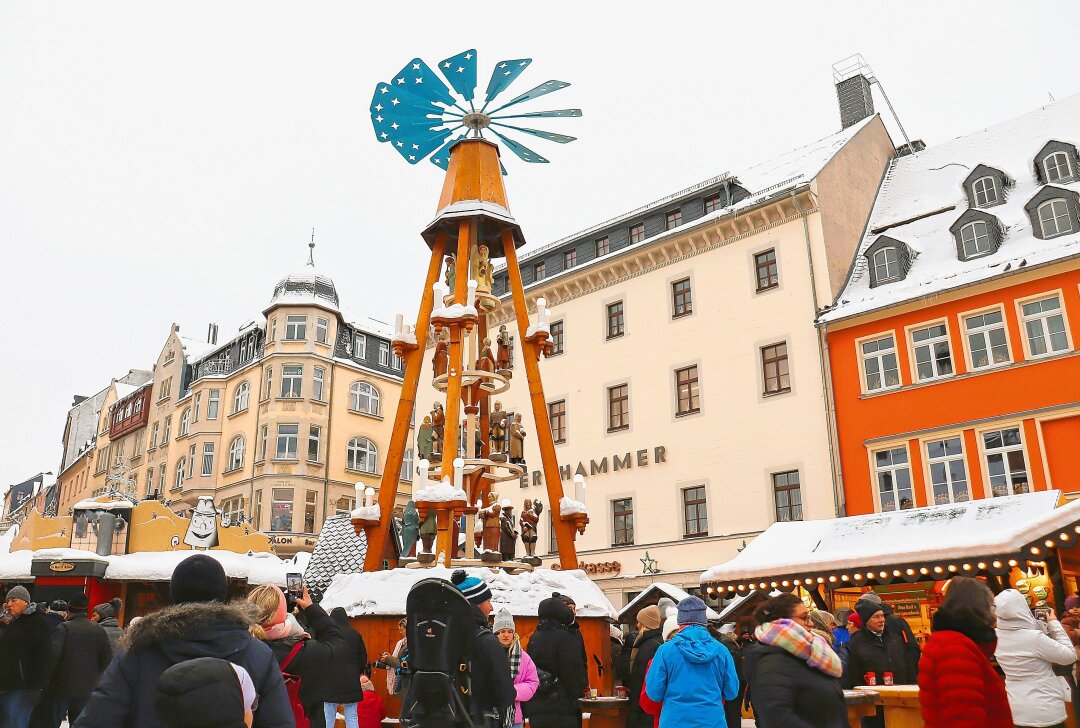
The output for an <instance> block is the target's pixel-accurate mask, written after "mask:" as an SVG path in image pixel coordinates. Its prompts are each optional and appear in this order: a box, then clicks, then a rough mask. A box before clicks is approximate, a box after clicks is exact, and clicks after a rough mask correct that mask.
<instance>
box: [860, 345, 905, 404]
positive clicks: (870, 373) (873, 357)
mask: <svg viewBox="0 0 1080 728" xmlns="http://www.w3.org/2000/svg"><path fill="white" fill-rule="evenodd" d="M859 349H860V350H861V352H862V363H863V377H864V378H865V381H866V391H867V392H877V391H880V390H882V389H890V388H892V387H899V386H900V370H899V368H898V367H897V364H896V341H895V340H894V339H893V337H892V336H883V337H881V338H880V339H874V340H873V341H864V342H863V343H862V344H860V345H859Z"/></svg>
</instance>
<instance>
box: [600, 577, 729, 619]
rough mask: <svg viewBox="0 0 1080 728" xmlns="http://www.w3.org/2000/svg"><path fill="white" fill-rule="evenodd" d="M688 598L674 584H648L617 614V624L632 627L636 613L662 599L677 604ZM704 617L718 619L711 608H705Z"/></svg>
mask: <svg viewBox="0 0 1080 728" xmlns="http://www.w3.org/2000/svg"><path fill="white" fill-rule="evenodd" d="M688 596H690V595H689V594H688V593H686V592H685V591H683V590H682V589H680V588H679V587H677V586H675V585H674V584H668V583H667V582H665V581H654V582H653V583H652V584H649V586H648V587H646V588H645V590H644V591H643V592H641V593H640V594H638V595H637V596H636V597H634V598H633V599H631V600H630V603H629V604H627V605H626V606H625V607H623V608H622V610H621V611H620V612H619V620H618V621H619V622H620V623H622V624H629V625H633V624H634V621H635V620H636V619H637V613H638V612H639V611H641V610H642V609H644V608H645V607H648V606H652V605H653V604H656V603H657V602H658V601H660V599H662V598H663V597H668V598H669V599H671V600H672V601H673V602H675V603H676V604H678V603H679V602H680V601H682V600H683V599H686V598H687V597H688ZM705 616H706V618H707V619H709V620H710V621H712V620H716V619H720V615H719V614H717V613H716V610H714V609H713V608H712V607H709V606H706V607H705Z"/></svg>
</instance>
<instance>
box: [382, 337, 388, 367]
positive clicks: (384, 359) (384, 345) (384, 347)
mask: <svg viewBox="0 0 1080 728" xmlns="http://www.w3.org/2000/svg"><path fill="white" fill-rule="evenodd" d="M379 364H381V365H382V366H384V367H388V366H390V345H389V344H387V343H386V342H385V341H380V342H379Z"/></svg>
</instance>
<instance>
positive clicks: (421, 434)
mask: <svg viewBox="0 0 1080 728" xmlns="http://www.w3.org/2000/svg"><path fill="white" fill-rule="evenodd" d="M434 445H435V430H434V428H433V427H432V426H431V415H428V416H426V417H424V422H423V424H422V425H420V427H419V429H417V431H416V452H417V454H419V455H420V457H421V458H422V459H424V460H431V456H432V455H433V454H434V453H435V448H434Z"/></svg>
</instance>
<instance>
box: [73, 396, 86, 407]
mask: <svg viewBox="0 0 1080 728" xmlns="http://www.w3.org/2000/svg"><path fill="white" fill-rule="evenodd" d="M74 396H75V399H74V400H73V401H72V402H71V406H72V407H75V406H76V405H79V404H82V403H83V402H85V401H86V400H87V399H88V397H84V396H82V395H81V394H76V395H74Z"/></svg>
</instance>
